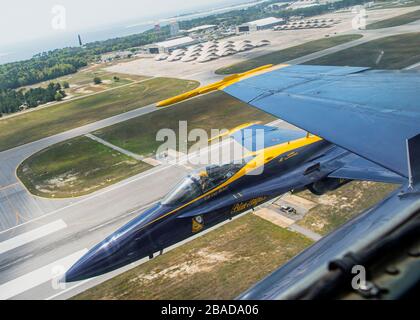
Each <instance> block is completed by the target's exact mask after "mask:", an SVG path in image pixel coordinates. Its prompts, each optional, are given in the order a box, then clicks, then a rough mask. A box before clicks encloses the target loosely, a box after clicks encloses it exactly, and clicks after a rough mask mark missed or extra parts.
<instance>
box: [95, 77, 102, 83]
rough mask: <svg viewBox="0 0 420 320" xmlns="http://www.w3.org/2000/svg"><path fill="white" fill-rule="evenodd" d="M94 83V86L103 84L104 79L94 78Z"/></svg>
mask: <svg viewBox="0 0 420 320" xmlns="http://www.w3.org/2000/svg"><path fill="white" fill-rule="evenodd" d="M93 83H94V84H101V83H102V79H101V78H99V77H95V78H93Z"/></svg>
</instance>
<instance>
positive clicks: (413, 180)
mask: <svg viewBox="0 0 420 320" xmlns="http://www.w3.org/2000/svg"><path fill="white" fill-rule="evenodd" d="M407 158H408V177H409V183H410V186H411V187H414V186H419V183H420V134H418V135H416V136H415V137H413V138H411V139H408V140H407Z"/></svg>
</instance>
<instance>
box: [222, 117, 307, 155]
mask: <svg viewBox="0 0 420 320" xmlns="http://www.w3.org/2000/svg"><path fill="white" fill-rule="evenodd" d="M230 136H231V138H232V139H234V140H235V141H236V142H238V143H239V144H240V145H242V146H243V147H244V148H246V149H248V150H249V151H252V152H256V151H259V150H261V149H265V148H268V147H271V146H275V145H277V144H281V143H285V142H288V141H291V140H296V139H299V138H303V137H305V136H306V132H304V131H301V130H289V129H282V128H277V127H272V126H265V125H260V124H253V125H250V126H248V127H245V128H242V129H240V130H237V131H235V132H233V133H232V134H231V135H230Z"/></svg>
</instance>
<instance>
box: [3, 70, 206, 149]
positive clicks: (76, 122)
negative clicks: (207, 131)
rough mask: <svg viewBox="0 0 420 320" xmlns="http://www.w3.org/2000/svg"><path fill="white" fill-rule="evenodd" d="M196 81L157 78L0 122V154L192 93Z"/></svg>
mask: <svg viewBox="0 0 420 320" xmlns="http://www.w3.org/2000/svg"><path fill="white" fill-rule="evenodd" d="M197 86H198V83H197V82H195V81H187V80H178V79H170V78H155V79H151V80H148V81H145V82H141V83H136V84H132V85H129V86H125V87H122V88H117V89H115V90H111V91H107V92H103V93H99V94H97V95H93V96H89V97H85V98H81V99H78V100H74V101H69V102H64V103H62V104H59V105H56V106H51V107H48V108H44V109H40V110H36V111H34V112H28V113H25V114H21V115H19V116H15V117H11V118H5V119H1V120H0V151H3V150H6V149H9V148H12V147H16V146H19V145H22V144H25V143H28V142H31V141H36V140H38V139H41V138H44V137H47V136H50V135H53V134H56V133H59V132H63V131H66V130H69V129H72V128H77V127H80V126H82V125H85V124H88V123H91V122H94V121H98V120H101V119H105V118H108V117H111V116H113V115H116V114H119V113H123V112H126V111H129V110H132V109H136V108H139V107H143V106H146V105H148V104H151V103H153V102H156V101H159V100H161V99H164V98H168V97H171V96H174V95H176V94H179V93H181V92H184V91H187V90H191V89H193V88H195V87H197Z"/></svg>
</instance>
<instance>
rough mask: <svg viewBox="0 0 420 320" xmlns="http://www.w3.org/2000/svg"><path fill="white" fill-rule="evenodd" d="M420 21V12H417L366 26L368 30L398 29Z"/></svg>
mask: <svg viewBox="0 0 420 320" xmlns="http://www.w3.org/2000/svg"><path fill="white" fill-rule="evenodd" d="M419 19H420V10H416V11H413V12H409V13H406V14H402V15H400V16H396V17H393V18H390V19H386V20H382V21H378V22H374V23H370V24H368V25H367V26H366V29H368V30H372V29H382V28H389V27H396V26H401V25H403V24H407V23H410V22H414V21H416V20H419Z"/></svg>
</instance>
